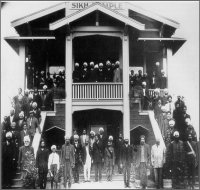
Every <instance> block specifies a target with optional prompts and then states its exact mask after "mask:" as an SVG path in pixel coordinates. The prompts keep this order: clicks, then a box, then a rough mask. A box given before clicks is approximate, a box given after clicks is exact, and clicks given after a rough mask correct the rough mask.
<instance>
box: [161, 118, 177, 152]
mask: <svg viewBox="0 0 200 190" xmlns="http://www.w3.org/2000/svg"><path fill="white" fill-rule="evenodd" d="M174 132H175V121H174V119H170V120H169V126H168V127H167V129H166V131H165V132H164V135H163V136H164V141H165V145H166V147H167V150H168V146H169V145H170V144H171V142H172V141H173V134H174Z"/></svg>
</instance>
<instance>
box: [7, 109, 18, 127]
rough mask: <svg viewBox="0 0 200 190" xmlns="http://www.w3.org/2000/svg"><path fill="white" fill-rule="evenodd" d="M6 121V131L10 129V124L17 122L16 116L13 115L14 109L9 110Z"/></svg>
mask: <svg viewBox="0 0 200 190" xmlns="http://www.w3.org/2000/svg"><path fill="white" fill-rule="evenodd" d="M7 121H8V126H9V127H8V129H9V130H10V129H11V123H12V122H17V121H18V116H17V115H16V114H15V109H14V108H11V109H10V115H9V116H8V117H7Z"/></svg>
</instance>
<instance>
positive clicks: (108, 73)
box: [105, 60, 113, 82]
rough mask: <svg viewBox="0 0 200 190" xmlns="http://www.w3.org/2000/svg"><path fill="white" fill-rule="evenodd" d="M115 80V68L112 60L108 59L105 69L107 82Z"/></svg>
mask: <svg viewBox="0 0 200 190" xmlns="http://www.w3.org/2000/svg"><path fill="white" fill-rule="evenodd" d="M112 81H113V70H112V68H111V63H110V61H109V60H108V61H106V69H105V82H112Z"/></svg>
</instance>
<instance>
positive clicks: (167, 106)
mask: <svg viewBox="0 0 200 190" xmlns="http://www.w3.org/2000/svg"><path fill="white" fill-rule="evenodd" d="M164 109H165V111H170V113H171V115H172V114H173V113H174V110H175V107H174V102H172V96H171V95H168V97H167V103H166V104H165V106H164Z"/></svg>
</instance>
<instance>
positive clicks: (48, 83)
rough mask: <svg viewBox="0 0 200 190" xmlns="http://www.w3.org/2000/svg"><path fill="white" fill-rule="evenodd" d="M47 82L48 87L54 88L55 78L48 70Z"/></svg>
mask: <svg viewBox="0 0 200 190" xmlns="http://www.w3.org/2000/svg"><path fill="white" fill-rule="evenodd" d="M45 84H46V85H47V88H48V89H51V88H53V79H52V78H51V76H50V73H49V72H47V78H46V83H45Z"/></svg>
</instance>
